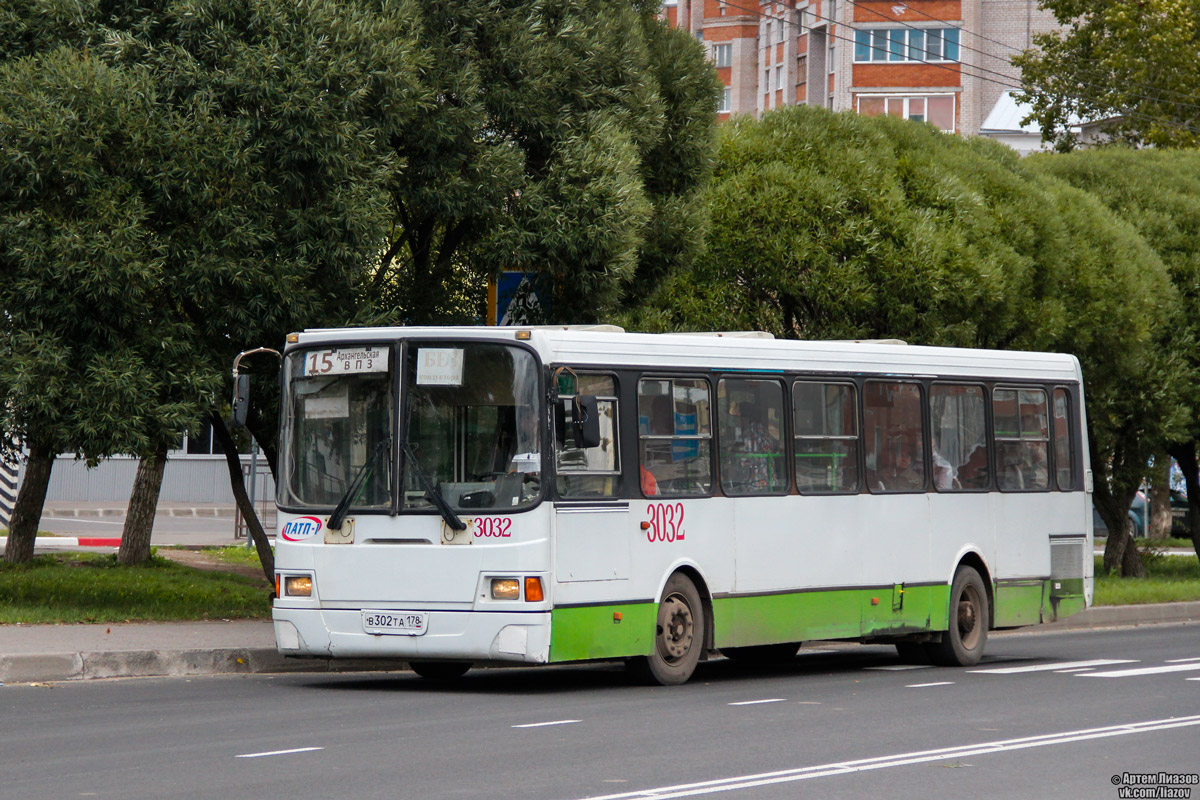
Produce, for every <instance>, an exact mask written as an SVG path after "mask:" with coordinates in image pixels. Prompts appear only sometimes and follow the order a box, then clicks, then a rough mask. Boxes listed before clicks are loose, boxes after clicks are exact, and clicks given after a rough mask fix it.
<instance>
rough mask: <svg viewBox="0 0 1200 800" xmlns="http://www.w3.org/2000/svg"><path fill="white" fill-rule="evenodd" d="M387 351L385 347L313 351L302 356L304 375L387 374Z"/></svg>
mask: <svg viewBox="0 0 1200 800" xmlns="http://www.w3.org/2000/svg"><path fill="white" fill-rule="evenodd" d="M387 370H388V350H387V348H386V347H376V346H374V345H368V346H366V347H354V348H343V349H338V350H314V351H312V352H311V353H308V354H307V355H306V356H304V374H305V376H312V375H346V374H350V373H355V372H387Z"/></svg>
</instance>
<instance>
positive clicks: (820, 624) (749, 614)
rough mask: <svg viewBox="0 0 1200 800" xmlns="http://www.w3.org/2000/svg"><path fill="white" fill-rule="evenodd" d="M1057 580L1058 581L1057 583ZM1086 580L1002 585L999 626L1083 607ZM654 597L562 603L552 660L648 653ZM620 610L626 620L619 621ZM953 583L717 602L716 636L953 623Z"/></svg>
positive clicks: (746, 638) (780, 638)
mask: <svg viewBox="0 0 1200 800" xmlns="http://www.w3.org/2000/svg"><path fill="white" fill-rule="evenodd" d="M1054 583H1058V584H1059V586H1060V588H1059V589H1055V588H1054ZM1082 592H1083V580H1082V579H1079V580H1059V581H1057V582H1052V581H1049V580H1046V581H1040V582H1038V583H1032V584H1020V585H1005V584H1001V585H1000V586H998V587H996V589H995V592H994V598H995V601H994V602H995V608H994V609H993V614H994V618H995V625H996V627H1013V626H1016V625H1034V624H1037V623H1038V622H1041V621H1042V620H1043V619H1044V620H1051V619H1053V618H1054V615H1055V612H1056V611H1057V615H1058V616H1059V617H1064V616H1067V615H1069V614H1073V613H1075V612H1076V611H1080V610H1082V609H1083V594H1082ZM656 609H657V606H656V604H654V603H631V604H614V605H597V606H583V607H575V608H556V609H554V610H553V611H552V612H551V630H550V660H551V661H574V660H579V659H589V658H622V657H625V656H638V655H648V654H649V653H650V652H651V650H652V649H653V647H654V634H655V624H656ZM616 614H620V615H621V619H620V621H616V620H615V616H614V615H616ZM949 615H950V587H949V586H948V585H945V584H942V585H937V586H904V585H903V584H896V585H894V586H881V587H874V588H867V589H830V590H826V591H807V592H786V593H780V594H770V595H754V596H747V597H718V598H717V599H716V600H714V601H713V629H714V633H713V643H714V645H715V646H716V647H717V648H722V647H745V646H749V645H756V644H774V643H777V642H800V641H811V640H814V639H858V638H860V637H864V636H900V635H903V634H906V633H919V632H922V631H944V630H946V629H947V628H948V627H949Z"/></svg>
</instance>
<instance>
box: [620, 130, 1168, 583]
mask: <svg viewBox="0 0 1200 800" xmlns="http://www.w3.org/2000/svg"><path fill="white" fill-rule="evenodd" d="M707 198H708V202H709V213H710V215H711V222H710V230H709V235H708V239H707V248H706V250H705V252H704V254H703V255H702V256H701V257H700V258H699V259H698V260H697V263H696V265H695V267H694V268H692V269H683V270H679V271H676V272H675V273H673V274H671V275H670V276H669V277H668V278H667V279H666V280H664V281H663V282H662V283H661V285H660V286H659V288H658V289H657V290H656V291H655V292H653V293H651V294H650V295H649V296H648V299H647V300H646V302H644V303H643V304H641V305H640V306H639V307H638V308H637V309H635V310H634V311H632V312H630V314H629V315H628V318H629V324H631V325H634V326H640V327H645V328H648V329H652V330H670V329H701V330H705V329H707V330H711V329H714V328H716V329H720V328H734V329H738V328H740V329H747V328H748V329H761V330H766V331H769V332H771V333H773V334H775V335H776V336H780V337H787V338H806V339H817V338H836V339H854V338H900V339H904V340H907V341H909V342H912V343H918V344H931V345H952V346H965V347H987V348H999V349H1021V350H1051V351H1059V352H1068V353H1073V354H1075V355H1076V356H1078V358H1079V359H1080V362H1081V364H1082V366H1083V375H1084V381H1085V388H1086V394H1087V400H1088V412H1089V413H1088V426H1089V434H1090V436H1089V438H1090V442H1091V456H1092V468H1093V470H1094V471H1095V472H1096V474H1097V479H1096V484H1097V508H1099V509H1100V512H1101V514H1102V515H1104V516H1105V518H1106V522H1108V523H1109V525H1110V529H1112V530H1118V531H1120V532H1122V533H1123V532H1124V526H1123V525H1119V524H1117V523H1119V522H1120V520H1122V519H1123V518H1124V511H1123V508H1127V507H1128V500H1129V499H1130V498H1132V496H1133V493H1134V492H1135V491H1136V490H1137V485H1138V482H1139V481H1140V475H1139V474H1137V473H1136V465H1137V464H1138V463H1139V460H1140V464H1141V465H1142V468H1144V465H1145V456H1146V454H1147V453H1148V451H1147V450H1146V448H1147V447H1148V446H1149V445H1150V444H1151V443H1152V442H1153V441H1154V440H1155V439H1156V438H1159V437H1160V436H1161V435H1162V434H1163V433H1164V432H1166V431H1168V430H1170V429H1172V428H1173V427H1174V426H1176V425H1177V424H1178V422H1179V417H1178V409H1177V407H1175V406H1174V405H1173V404H1172V403H1171V398H1172V396H1173V393H1172V390H1171V389H1170V385H1171V384H1172V382H1173V381H1175V380H1177V378H1176V375H1177V364H1176V362H1175V361H1174V360H1173V359H1172V358H1170V357H1169V354H1165V353H1164V352H1163V351H1162V350H1161V348H1160V347H1159V346H1158V343H1159V339H1158V338H1157V332H1158V331H1159V330H1160V329H1161V321H1162V320H1163V319H1164V318H1167V317H1169V315H1170V313H1172V312H1171V309H1172V308H1173V307H1174V304H1175V293H1174V291H1173V289H1172V287H1171V284H1170V281H1169V279H1168V276H1167V272H1166V269H1165V268H1164V265H1163V263H1162V260H1161V259H1160V258H1159V256H1158V255H1157V254H1156V253H1155V252H1154V250H1153V249H1152V248H1151V247H1150V246H1149V245H1148V244H1147V242H1146V241H1145V240H1144V239H1143V238H1142V237H1141V236H1140V235H1139V234H1138V233H1137V231H1136V230H1135V229H1134V228H1133V227H1131V226H1130V225H1129V224H1128V223H1125V222H1123V221H1121V220H1120V219H1118V218H1117V217H1116V216H1115V215H1114V214H1113V213H1112V212H1110V211H1109V210H1108V209H1106V208H1105V207H1104V206H1103V205H1102V204H1101V203H1099V202H1098V201H1097V200H1096V199H1095V198H1093V197H1090V196H1089V195H1087V194H1086V193H1085V192H1083V191H1080V190H1078V189H1075V188H1073V187H1071V186H1069V185H1067V184H1066V183H1063V182H1061V181H1058V180H1056V179H1054V178H1052V177H1049V176H1046V175H1042V174H1040V173H1039V172H1036V171H1034V170H1032V169H1030V168H1028V167H1027V166H1026V165H1024V164H1022V163H1021V162H1020V161H1019V159H1018V158H1017V156H1016V155H1015V154H1014V153H1012V152H1011V151H1009V150H1007V148H1004V147H1002V146H1000V145H997V144H995V143H992V142H988V141H984V140H963V139H961V138H959V137H956V136H950V135H946V134H942V133H940V132H938V131H936V130H934V129H933V128H932V127H931V126H928V125H922V124H918V123H911V122H907V121H904V120H898V119H894V118H888V117H884V118H866V117H862V116H859V115H856V114H852V113H843V114H832V113H830V112H828V111H825V110H822V109H812V108H805V107H798V108H791V109H786V110H782V111H777V112H773V113H771V114H767V115H765V116H764V117H763V119H762V120H750V119H741V120H737V121H735V122H733V123H732V124H730V125H729V126H727V127H726V128H725V129H724V130H723V131H722V135H721V137H720V143H719V149H718V161H717V166H716V171H715V173H714V178H713V181H712V185H711V187H710V188H709V190H708V192H707ZM1164 315H1166V316H1164ZM1122 503H1124V506H1123V508H1122V510H1121V511H1120V513H1119V514H1117V513H1116V512H1115V511H1114V510H1113V509H1116V508H1118V507H1119V506H1121V504H1122ZM1114 515H1115V520H1114V521H1110V518H1112V517H1114ZM1126 550H1127V552H1126ZM1121 555H1122V557H1123V558H1124V561H1123V569H1124V570H1126V571H1127V572H1130V573H1137V572H1138V571H1140V569H1141V564H1140V560H1139V559H1138V557H1137V551H1136V548H1126V549H1125V550H1122V552H1121Z"/></svg>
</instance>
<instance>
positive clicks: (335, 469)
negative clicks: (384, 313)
mask: <svg viewBox="0 0 1200 800" xmlns="http://www.w3.org/2000/svg"><path fill="white" fill-rule="evenodd" d="M389 355H390V351H389V348H388V347H387V346H385V345H366V346H355V347H341V348H329V349H324V350H306V351H300V352H295V353H291V354H289V355H288V358H287V363H286V365H285V368H286V373H285V374H286V381H287V385H286V387H285V391H286V395H285V396H286V397H287V402H286V405H285V408H284V420H283V436H282V438H281V442H282V445H283V452H282V453H281V456H282V458H281V464H282V469H283V476H282V478H283V479H282V480H281V481H280V491H279V504H280V505H281V506H314V507H328V506H333V505H336V504H337V503H338V501H339V500H341V498H342V496H343V495H344V494H345V493H346V490H347V489H348V488H349V487H350V485H351V484H352V483H353V481H354V478H355V477H356V476H357V475H358V474H359V472H360V471H361V472H362V485H361V487H359V489H358V491H357V492H356V493H355V496H354V497H352V498H350V505H351V506H352V507H355V508H376V509H384V510H386V509H390V508H391V505H392V491H391V485H392V480H391V474H392V470H391V464H392V455H391V448H390V443H389V441H388V440H389V437H391V435H392V409H393V408H394V403H393V401H392V384H393V381H392V379H391V377H390V375H391V373H390V372H389V369H388V361H389Z"/></svg>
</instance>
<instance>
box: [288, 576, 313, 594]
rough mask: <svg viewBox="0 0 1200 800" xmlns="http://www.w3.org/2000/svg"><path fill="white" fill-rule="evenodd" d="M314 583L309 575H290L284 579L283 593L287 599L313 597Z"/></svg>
mask: <svg viewBox="0 0 1200 800" xmlns="http://www.w3.org/2000/svg"><path fill="white" fill-rule="evenodd" d="M312 588H313V582H312V578H310V577H309V576H307V575H289V576H287V577H286V578H284V579H283V593H284V595H286V596H287V597H312Z"/></svg>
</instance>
